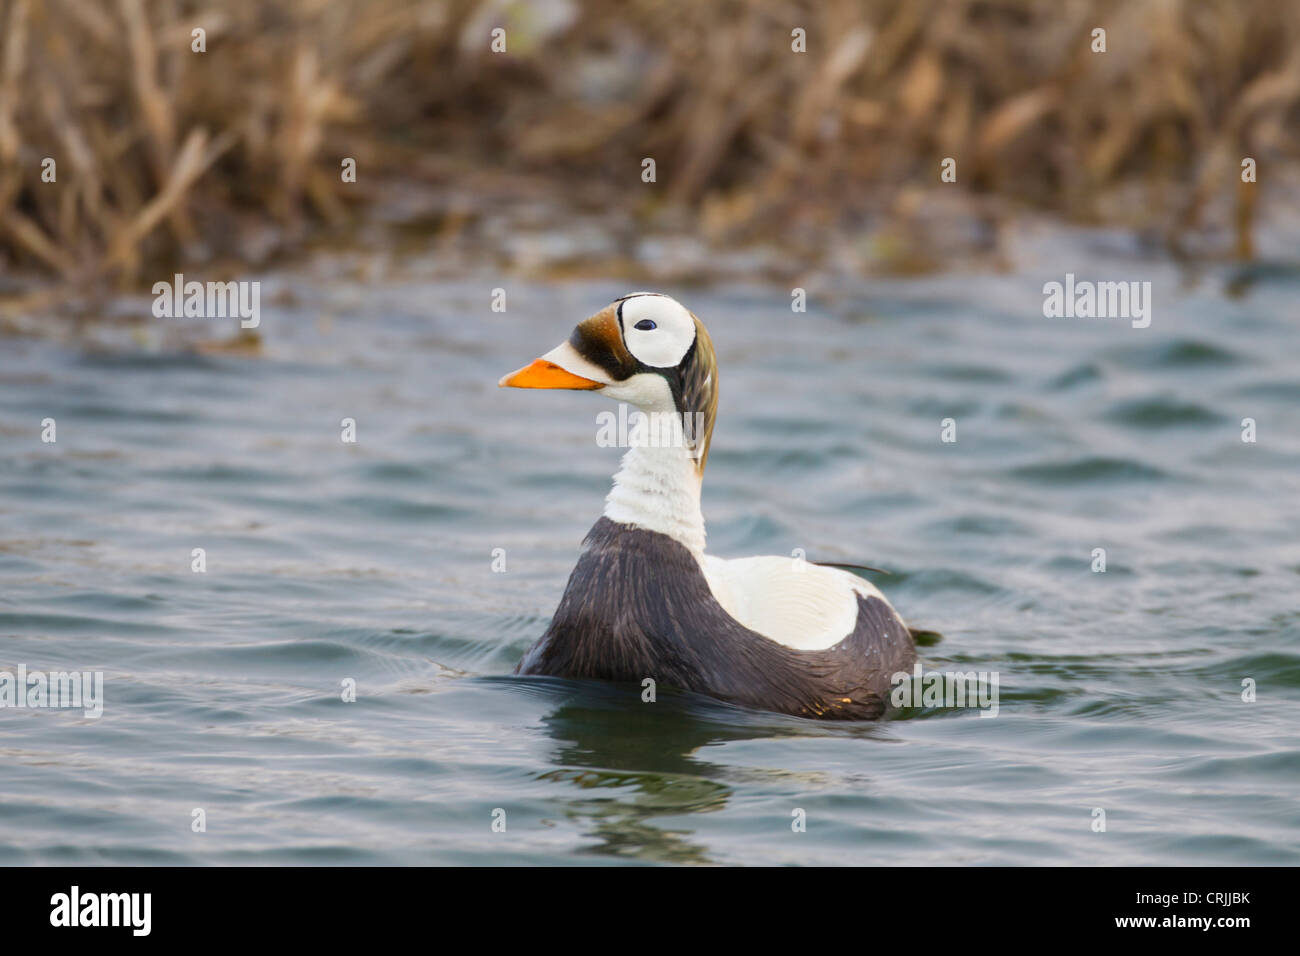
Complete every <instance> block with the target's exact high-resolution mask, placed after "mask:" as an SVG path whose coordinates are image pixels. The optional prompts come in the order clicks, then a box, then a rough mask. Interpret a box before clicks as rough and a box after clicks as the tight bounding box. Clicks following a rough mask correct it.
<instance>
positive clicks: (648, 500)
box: [605, 445, 704, 555]
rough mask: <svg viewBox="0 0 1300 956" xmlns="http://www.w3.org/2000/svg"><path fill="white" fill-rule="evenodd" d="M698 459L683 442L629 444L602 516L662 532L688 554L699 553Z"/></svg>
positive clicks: (701, 520) (701, 540) (701, 526)
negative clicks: (664, 445)
mask: <svg viewBox="0 0 1300 956" xmlns="http://www.w3.org/2000/svg"><path fill="white" fill-rule="evenodd" d="M696 461H697V460H696V459H695V458H693V457H691V454H690V452H689V451H688V450H687V449H686V448H684V447H681V446H668V447H653V446H647V445H641V446H634V447H632V448H629V449H628V452H627V454H626V455H624V456H623V464H622V465H621V466H620V467H619V470H618V472H617V473H616V474H615V475H614V487H613V488H612V489H610V492H609V495H608V496H607V497H606V498H605V517H606V518H608V519H609V520H611V521H617V522H619V523H621V524H630V525H633V526H635V527H638V528H644V529H645V530H647V531H658V532H660V533H661V534H666V535H668V537H670V538H672V539H674V540H675V541H679V542H681V543H682V544H684V545H685V546H686V547H687V548H688V549H689V550H690V551H691V552H692V553H694V554H696V555H701V554H703V553H704V515H703V514H702V513H701V512H700V484H701V475H700V471H699V469H697V468H696V467H695V466H696Z"/></svg>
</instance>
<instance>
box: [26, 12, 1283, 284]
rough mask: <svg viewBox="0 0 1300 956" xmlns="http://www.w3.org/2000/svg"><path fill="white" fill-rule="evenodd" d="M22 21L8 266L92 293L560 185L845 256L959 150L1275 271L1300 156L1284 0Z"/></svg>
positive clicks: (1059, 203)
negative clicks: (1227, 236) (869, 220)
mask: <svg viewBox="0 0 1300 956" xmlns="http://www.w3.org/2000/svg"><path fill="white" fill-rule="evenodd" d="M497 26H500V27H504V28H505V29H506V37H507V52H506V53H505V54H495V53H493V52H491V50H490V48H489V43H490V31H491V29H492V28H493V27H497ZM796 27H798V28H802V29H804V30H805V31H806V33H807V52H806V53H794V52H792V50H791V31H792V30H793V29H794V28H796ZM1097 27H1102V28H1104V29H1105V30H1106V31H1107V37H1106V42H1107V50H1106V52H1105V53H1094V52H1093V51H1092V50H1091V31H1092V30H1093V29H1094V28H1097ZM195 28H203V29H204V30H205V31H206V45H207V51H206V52H203V53H198V52H193V51H192V49H191V44H192V42H193V39H192V31H193V30H194V29H195ZM0 31H2V32H0V261H7V262H8V263H9V264H10V265H13V266H18V267H32V268H36V269H39V270H44V271H47V272H49V273H51V274H53V275H55V276H58V277H60V278H61V279H63V280H66V281H67V282H68V283H69V284H72V285H78V286H81V285H85V284H87V283H91V284H94V283H101V282H105V281H113V282H117V283H127V284H129V283H131V282H134V281H138V280H139V279H141V278H142V273H143V271H144V270H146V269H153V268H162V267H164V266H170V265H174V264H177V263H181V262H184V263H191V262H195V261H200V262H210V261H213V260H223V259H224V260H232V261H235V262H246V261H249V260H250V259H252V260H257V259H260V258H262V257H264V256H265V255H266V254H267V253H268V251H269V252H273V251H275V250H276V249H278V248H284V247H286V246H292V245H293V244H294V243H295V242H297V241H298V240H300V239H302V238H304V237H305V236H307V235H309V234H310V231H311V229H310V227H313V226H315V225H317V224H324V225H330V224H338V223H341V222H346V221H347V220H348V218H349V215H350V212H351V210H353V209H360V208H363V207H364V204H365V203H366V202H367V201H368V200H371V199H373V198H374V197H375V196H376V195H377V192H378V188H379V187H380V186H382V185H384V184H389V183H393V182H398V181H402V180H407V181H420V182H424V183H429V184H432V185H434V186H435V187H437V188H439V189H441V190H444V191H445V192H446V194H447V195H448V196H449V197H450V201H449V202H448V203H447V205H446V215H447V216H448V217H449V218H450V219H454V220H456V221H457V222H458V223H459V222H461V221H463V220H465V219H466V218H467V217H468V218H472V217H473V215H474V208H475V204H476V203H477V202H480V201H488V200H490V199H491V198H492V197H494V196H499V197H504V201H506V202H508V201H510V200H511V199H512V198H516V197H518V196H519V195H521V194H523V193H529V194H532V195H542V196H545V197H548V198H549V199H551V200H552V201H554V202H555V203H556V204H557V208H559V207H562V205H563V204H564V203H573V204H576V205H578V206H582V207H585V208H587V209H602V210H610V211H611V212H618V213H620V214H626V215H633V216H639V217H641V218H642V219H643V220H649V221H655V220H657V219H658V218H659V217H667V218H668V219H669V220H671V221H673V222H675V223H677V224H679V225H680V224H682V223H685V224H687V225H689V226H690V227H692V228H696V229H698V230H699V231H701V232H702V233H703V234H705V235H706V236H708V237H711V238H713V239H715V240H719V241H739V240H742V239H745V238H749V237H753V236H763V237H766V236H771V235H774V234H779V235H797V234H799V233H800V232H802V233H803V234H805V235H811V236H816V235H820V234H824V233H827V232H829V231H831V230H832V227H836V226H839V227H843V226H844V225H845V224H846V223H853V222H855V221H858V220H860V218H861V217H862V216H864V215H867V214H870V213H873V212H883V213H885V214H889V213H891V212H893V213H898V212H899V210H906V209H907V208H910V205H909V203H908V201H907V197H909V196H912V197H914V196H915V195H916V192H917V191H918V190H931V189H935V188H937V184H938V173H939V163H940V161H941V160H942V159H943V158H944V157H953V158H955V159H956V160H957V164H958V183H959V186H960V188H961V189H963V190H964V191H966V192H967V193H969V194H970V195H973V196H975V197H976V198H977V200H981V199H987V200H989V201H990V202H995V203H998V204H1001V205H1002V206H1003V207H1006V208H1014V207H1015V206H1019V205H1029V206H1034V207H1039V208H1044V209H1047V210H1049V211H1052V212H1055V213H1058V214H1061V215H1064V216H1067V217H1070V218H1073V219H1079V220H1084V221H1091V222H1112V223H1118V224H1122V225H1126V226H1135V227H1142V228H1148V229H1155V230H1159V231H1160V232H1161V233H1162V234H1164V235H1165V236H1166V238H1167V239H1168V240H1169V241H1170V243H1171V244H1173V245H1178V244H1179V243H1180V242H1181V241H1182V239H1183V237H1184V236H1186V235H1188V234H1189V233H1193V232H1195V231H1197V230H1200V229H1204V228H1207V227H1209V226H1216V225H1217V226H1221V227H1224V228H1226V229H1228V230H1229V231H1230V233H1231V235H1232V236H1233V239H1232V241H1230V242H1229V243H1228V247H1227V251H1228V252H1233V251H1235V253H1236V254H1238V255H1249V253H1250V248H1251V244H1250V235H1251V224H1252V219H1253V213H1254V210H1255V209H1256V208H1257V207H1258V197H1257V193H1256V190H1255V189H1254V188H1243V186H1242V184H1241V182H1240V176H1239V165H1240V162H1241V160H1242V158H1244V157H1247V156H1250V157H1253V158H1255V159H1256V160H1257V161H1258V162H1259V164H1260V167H1261V174H1260V175H1261V180H1266V179H1267V176H1268V175H1269V173H1268V172H1266V171H1268V170H1270V169H1277V168H1279V167H1282V166H1284V165H1285V166H1294V165H1295V164H1296V162H1297V159H1300V6H1298V5H1296V4H1292V3H1276V2H1268V0H1133V2H1108V0H875V2H860V0H824V2H816V3H814V2H811V0H800V2H793V0H723V2H719V3H707V4H705V3H695V2H688V0H681V2H660V0H630V2H613V0H609V2H600V0H530V2H527V3H523V2H484V3H472V2H467V0H444V2H436V0H427V2H426V0H387V2H383V3H374V2H362V0H263V2H257V0H226V2H223V3H220V4H212V5H205V4H202V3H192V2H185V0H0ZM46 157H49V158H53V159H54V160H55V161H56V163H57V177H58V178H57V182H56V183H47V182H43V181H42V178H41V173H42V163H43V161H44V159H45V158H46ZM344 157H353V158H355V159H356V160H357V163H358V171H359V176H358V182H357V183H355V184H351V183H344V182H342V180H341V177H340V175H339V171H340V162H341V160H342V159H343V158H344ZM644 157H653V158H655V160H656V163H657V173H658V177H657V178H658V181H657V183H656V184H655V185H654V186H653V187H649V186H646V185H645V184H643V183H641V181H640V170H641V160H642V158H644ZM1259 185H1260V188H1264V185H1263V183H1261V184H1259ZM268 236H269V237H270V238H269V239H268V238H267V237H268Z"/></svg>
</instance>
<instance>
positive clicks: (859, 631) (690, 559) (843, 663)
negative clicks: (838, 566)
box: [515, 517, 916, 720]
mask: <svg viewBox="0 0 1300 956" xmlns="http://www.w3.org/2000/svg"><path fill="white" fill-rule="evenodd" d="M915 660H916V650H915V647H914V645H913V643H912V638H911V635H910V634H909V633H908V628H907V626H906V625H905V624H904V623H903V622H902V621H901V620H900V619H899V617H898V615H897V614H895V613H894V611H893V609H892V608H891V607H890V606H889V605H888V604H886V603H885V602H884V601H882V600H880V599H879V598H875V597H865V596H861V595H859V596H858V617H857V624H856V626H855V627H854V630H853V633H852V634H849V635H848V636H847V637H845V638H844V640H842V641H840V642H839V643H838V644H836V645H834V646H833V647H829V648H827V649H825V650H816V651H800V650H795V649H793V648H789V647H786V646H785V645H783V644H778V643H777V642H776V641H773V640H771V639H769V638H766V637H764V636H763V635H761V634H758V633H756V632H754V631H751V630H749V629H748V628H746V627H744V626H743V625H741V624H740V623H739V622H738V621H736V620H735V619H734V618H732V617H731V616H730V615H729V614H728V613H727V612H726V611H725V610H723V608H722V606H721V605H720V604H719V603H718V602H717V600H716V599H715V598H714V596H713V593H712V591H711V590H710V588H709V584H708V581H707V580H706V579H705V577H704V573H703V571H702V570H701V569H700V565H699V563H698V562H697V561H696V559H695V557H694V556H693V555H692V554H691V552H690V551H689V550H688V549H687V548H686V547H684V546H683V545H682V544H680V543H678V542H677V541H674V540H673V539H672V538H670V537H668V536H667V535H664V534H659V533H658V532H654V531H646V530H643V529H639V528H632V527H630V526H627V525H623V524H619V523H617V522H614V521H611V520H610V519H609V518H603V517H602V518H601V519H600V520H599V521H597V522H596V524H595V525H594V526H593V527H592V529H591V531H590V533H588V535H587V538H586V540H585V541H584V550H583V553H582V556H581V557H580V558H579V559H578V565H577V567H575V568H574V569H573V574H572V575H570V577H569V583H568V587H567V588H566V589H565V592H564V597H563V598H562V599H561V601H560V606H559V608H558V609H557V610H556V612H555V617H554V618H553V619H552V621H551V625H550V627H549V628H547V631H546V633H545V634H544V635H543V636H542V638H541V639H540V640H539V641H538V642H537V643H536V644H534V645H533V647H532V648H531V649H530V650H529V651H528V653H527V654H525V655H524V659H523V660H522V661H520V662H519V666H518V667H517V668H516V669H515V673H517V674H545V675H551V676H557V677H579V678H597V679H601V680H610V681H630V682H637V683H639V682H640V681H642V680H644V679H645V678H647V677H649V678H653V679H654V680H655V681H656V683H658V684H661V685H665V686H670V687H677V688H681V689H683V690H689V691H695V692H698V693H702V694H708V695H710V696H713V697H717V698H720V699H722V700H727V701H732V702H734V703H737V704H743V705H746V706H749V707H756V708H760V709H764V710H772V711H778V712H781V713H786V714H793V715H795V716H799V717H816V718H824V719H842V720H862V719H870V718H876V717H879V716H881V715H882V714H883V713H884V712H885V710H886V708H887V704H888V697H889V691H890V689H891V682H890V677H891V675H893V674H895V673H897V672H900V671H910V670H911V668H912V665H913V663H914V662H915Z"/></svg>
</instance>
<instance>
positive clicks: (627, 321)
mask: <svg viewBox="0 0 1300 956" xmlns="http://www.w3.org/2000/svg"><path fill="white" fill-rule="evenodd" d="M622 316H623V341H624V342H626V343H627V350H628V351H629V352H631V353H632V355H633V356H634V357H635V358H637V359H640V360H641V361H642V362H644V363H645V364H646V365H649V366H650V367H651V368H673V367H675V366H676V365H678V364H679V363H680V362H681V360H682V359H683V358H684V357H685V356H686V353H687V351H688V350H689V349H690V347H691V344H692V343H693V342H694V341H695V320H694V319H692V318H691V314H690V313H689V312H687V311H686V309H685V308H683V307H682V304H681V303H680V302H678V301H677V300H676V299H671V298H669V297H668V296H666V295H657V294H655V293H653V292H649V293H635V294H633V295H632V296H631V297H630V298H627V299H624V300H623V306H622Z"/></svg>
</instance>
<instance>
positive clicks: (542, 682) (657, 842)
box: [478, 677, 893, 863]
mask: <svg viewBox="0 0 1300 956" xmlns="http://www.w3.org/2000/svg"><path fill="white" fill-rule="evenodd" d="M478 679H479V680H482V681H485V682H492V683H496V684H499V685H501V686H504V687H507V688H509V689H510V690H511V691H512V692H515V693H520V694H525V695H527V696H529V697H531V698H533V699H535V700H541V701H544V702H545V703H546V704H547V706H548V708H549V709H548V710H547V711H546V712H545V713H544V714H543V716H542V718H541V721H540V725H539V729H540V730H541V731H542V732H544V733H545V734H547V735H548V736H549V737H550V738H551V739H552V740H554V742H555V747H554V748H553V750H552V751H551V753H550V755H549V760H550V762H551V763H552V764H554V769H551V770H546V771H542V772H540V773H538V774H537V775H536V777H537V779H538V780H543V781H548V782H554V783H557V784H561V785H563V787H564V790H565V793H564V795H563V796H562V797H561V805H562V812H563V814H564V816H565V818H566V819H568V820H570V821H571V822H573V823H575V824H577V825H580V826H582V827H584V829H585V833H586V835H587V836H589V837H591V838H593V839H594V840H595V841H596V842H595V843H594V844H592V845H590V846H588V847H586V848H585V849H584V850H583V851H581V852H585V853H591V854H597V855H608V856H617V857H623V858H631V859H637V860H642V861H645V862H671V863H712V862H714V861H713V860H711V859H710V858H709V857H708V854H707V852H706V850H705V848H704V847H703V846H702V845H700V844H698V843H696V842H694V841H693V840H692V839H691V837H692V832H693V831H692V830H691V829H690V828H689V827H681V826H679V827H671V826H667V825H665V824H666V823H667V820H666V819H662V818H681V817H685V816H687V815H690V814H700V813H713V812H717V811H720V810H723V809H725V808H726V807H727V804H728V802H729V801H730V800H731V798H732V796H733V795H734V793H735V787H736V785H737V784H738V783H741V782H744V781H747V780H753V779H754V778H762V777H764V776H777V777H780V776H787V774H785V773H784V772H780V771H771V770H762V769H753V770H746V769H745V768H738V767H737V766H735V765H734V764H723V763H715V762H713V761H710V760H708V759H707V758H706V757H705V756H704V751H705V748H708V747H716V746H720V745H723V744H727V743H731V742H735V741H745V740H772V739H778V738H794V737H828V736H834V737H841V738H861V739H863V740H871V741H875V742H886V741H889V740H891V739H893V738H892V736H891V735H890V733H889V732H888V730H887V729H886V727H885V725H884V724H882V723H880V722H843V723H841V722H824V721H814V720H805V719H801V718H797V717H787V716H784V715H781V714H775V713H768V712H763V711H756V710H750V709H747V708H744V707H738V706H735V705H731V704H727V703H724V702H722V701H718V700H714V699H712V698H709V697H704V696H701V695H697V694H689V693H684V692H678V691H675V690H667V689H662V688H661V689H659V690H658V692H657V695H656V697H657V699H656V700H654V701H653V702H650V701H646V700H643V698H642V694H643V690H642V688H641V686H640V685H637V684H618V683H606V682H602V681H588V680H567V679H563V678H552V677H482V678H478ZM575 789H576V791H577V792H576V793H575V792H574V791H575Z"/></svg>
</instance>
